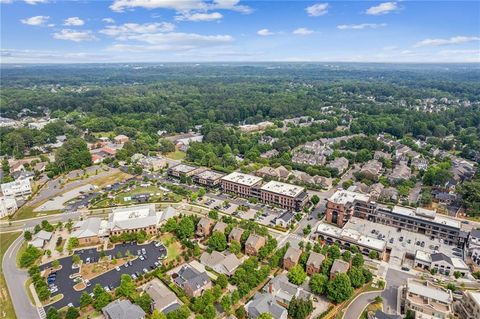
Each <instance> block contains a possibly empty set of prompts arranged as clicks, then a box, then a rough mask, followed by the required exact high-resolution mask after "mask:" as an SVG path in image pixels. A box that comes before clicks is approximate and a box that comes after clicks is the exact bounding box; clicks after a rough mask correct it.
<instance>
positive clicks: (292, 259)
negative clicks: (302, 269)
mask: <svg viewBox="0 0 480 319" xmlns="http://www.w3.org/2000/svg"><path fill="white" fill-rule="evenodd" d="M301 255H302V251H301V250H300V249H297V248H294V247H288V249H287V251H286V252H285V256H283V268H285V269H286V270H290V269H292V267H294V266H296V265H297V264H298V261H299V260H300V256H301Z"/></svg>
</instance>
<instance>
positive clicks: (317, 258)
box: [307, 251, 325, 276]
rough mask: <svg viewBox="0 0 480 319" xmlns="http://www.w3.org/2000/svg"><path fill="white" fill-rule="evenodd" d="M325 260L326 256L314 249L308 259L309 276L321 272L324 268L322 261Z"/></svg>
mask: <svg viewBox="0 0 480 319" xmlns="http://www.w3.org/2000/svg"><path fill="white" fill-rule="evenodd" d="M324 260H325V256H324V255H322V254H320V253H316V252H314V251H312V252H311V253H310V256H308V260H307V274H308V275H309V276H311V275H313V274H316V273H319V272H320V271H321V269H322V263H323V261H324Z"/></svg>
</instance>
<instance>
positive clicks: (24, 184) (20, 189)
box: [0, 178, 32, 197]
mask: <svg viewBox="0 0 480 319" xmlns="http://www.w3.org/2000/svg"><path fill="white" fill-rule="evenodd" d="M0 187H1V188H2V193H3V195H4V196H12V197H24V196H28V195H30V194H32V186H31V185H30V179H29V178H25V179H18V180H16V181H13V182H10V183H3V184H2V185H1V186H0Z"/></svg>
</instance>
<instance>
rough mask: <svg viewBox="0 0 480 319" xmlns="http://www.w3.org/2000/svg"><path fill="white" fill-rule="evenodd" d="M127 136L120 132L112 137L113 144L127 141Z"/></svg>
mask: <svg viewBox="0 0 480 319" xmlns="http://www.w3.org/2000/svg"><path fill="white" fill-rule="evenodd" d="M128 140H129V138H128V136H126V135H123V134H120V135H117V136H115V137H114V138H113V141H114V143H115V144H125V143H126V142H128Z"/></svg>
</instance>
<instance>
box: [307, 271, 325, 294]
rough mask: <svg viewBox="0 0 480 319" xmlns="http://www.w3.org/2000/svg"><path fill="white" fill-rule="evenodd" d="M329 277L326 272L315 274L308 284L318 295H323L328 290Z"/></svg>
mask: <svg viewBox="0 0 480 319" xmlns="http://www.w3.org/2000/svg"><path fill="white" fill-rule="evenodd" d="M327 284H328V277H327V276H326V275H324V274H314V275H313V276H312V278H311V279H310V282H309V283H308V285H309V286H310V289H311V290H312V292H313V293H314V294H316V295H323V294H324V293H325V292H326V291H327Z"/></svg>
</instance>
